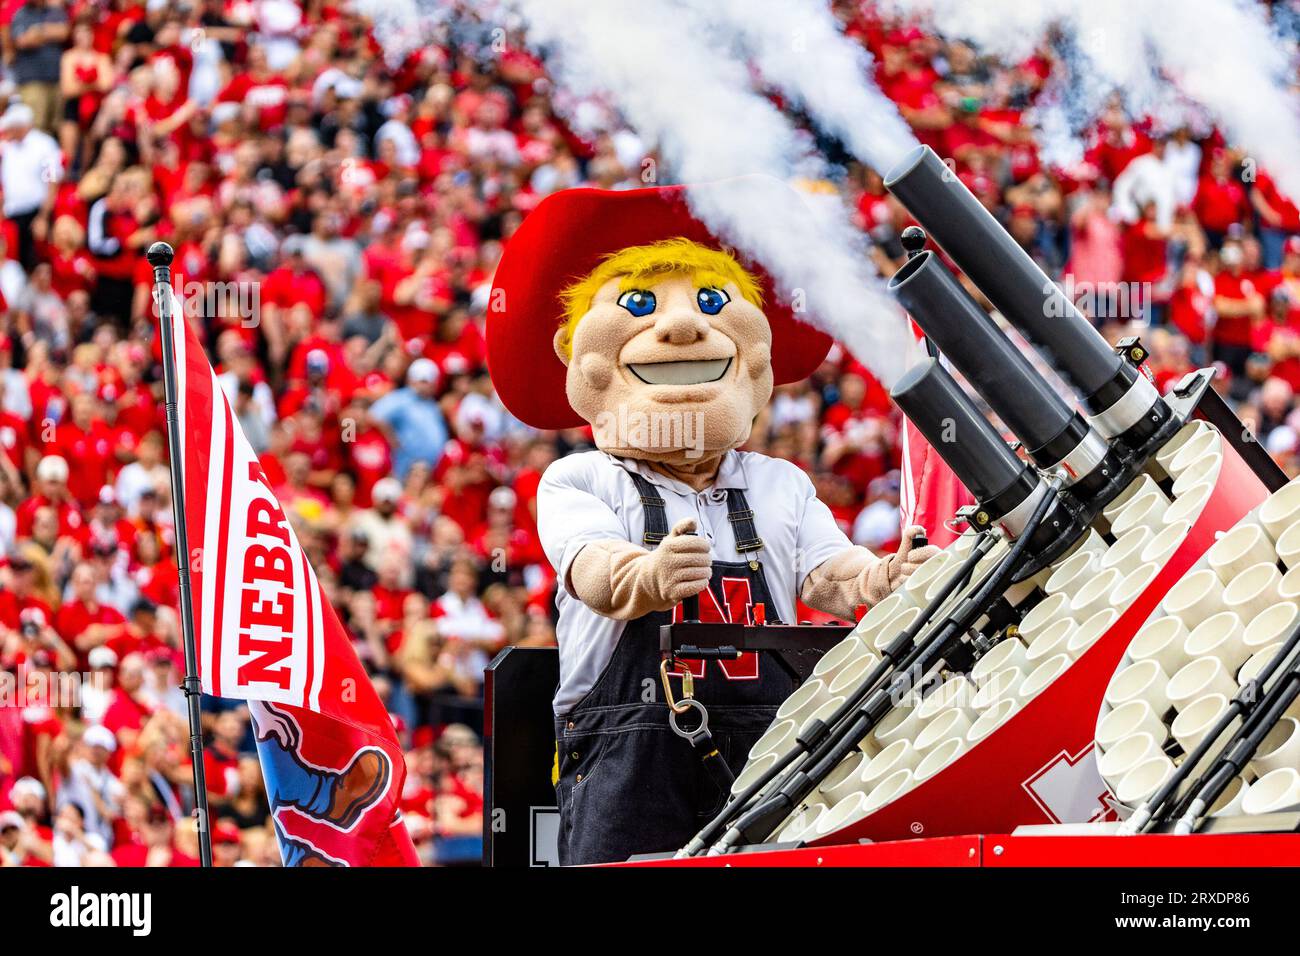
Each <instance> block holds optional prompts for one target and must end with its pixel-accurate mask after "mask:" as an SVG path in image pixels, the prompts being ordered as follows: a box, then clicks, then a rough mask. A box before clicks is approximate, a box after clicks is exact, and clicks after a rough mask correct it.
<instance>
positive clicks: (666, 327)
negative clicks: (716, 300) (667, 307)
mask: <svg viewBox="0 0 1300 956" xmlns="http://www.w3.org/2000/svg"><path fill="white" fill-rule="evenodd" d="M708 334H709V323H708V322H706V321H705V319H704V316H702V315H700V314H699V313H697V312H692V311H690V310H689V309H673V310H672V311H670V312H665V313H664V314H663V315H661V316H660V317H659V319H658V320H657V321H656V322H655V338H657V339H658V340H659V341H660V342H664V343H666V344H668V345H691V344H692V343H695V342H698V341H699V340H700V339H702V338H704V337H705V336H706V335H708Z"/></svg>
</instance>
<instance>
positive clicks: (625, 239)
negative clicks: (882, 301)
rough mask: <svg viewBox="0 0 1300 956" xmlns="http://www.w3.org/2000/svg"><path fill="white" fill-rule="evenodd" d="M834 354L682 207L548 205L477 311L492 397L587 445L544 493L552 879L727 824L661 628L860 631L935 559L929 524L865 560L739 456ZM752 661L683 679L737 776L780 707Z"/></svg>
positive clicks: (799, 484)
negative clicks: (766, 414) (685, 624)
mask: <svg viewBox="0 0 1300 956" xmlns="http://www.w3.org/2000/svg"><path fill="white" fill-rule="evenodd" d="M703 188H708V187H703ZM830 344H831V343H830V340H829V339H828V338H827V337H826V336H824V335H823V334H822V333H820V332H818V331H816V330H815V329H813V328H811V327H809V326H807V325H804V324H802V323H800V322H798V321H797V320H796V319H795V317H794V315H793V314H792V313H791V310H790V309H789V308H788V307H787V306H786V305H784V304H782V303H781V302H780V301H778V300H777V299H776V297H775V295H774V290H773V285H772V280H771V278H770V276H768V275H767V274H766V273H765V272H764V271H762V270H761V269H759V268H756V267H754V266H752V265H750V266H747V265H745V264H743V263H742V262H741V261H740V260H738V259H737V258H736V256H735V255H733V254H732V253H731V252H729V251H728V250H727V249H726V248H725V247H724V246H723V244H722V243H721V242H719V241H718V239H717V238H715V237H714V236H713V235H712V234H711V233H710V232H709V231H708V230H707V229H706V228H705V227H704V226H703V225H702V224H701V223H700V222H699V221H698V220H696V219H695V218H694V217H693V216H692V215H691V213H690V211H689V209H688V207H687V205H686V202H685V196H684V194H683V191H682V188H681V187H667V188H654V189H637V190H628V191H623V192H615V191H603V190H595V189H573V190H566V191H563V192H559V193H556V194H554V195H552V196H550V197H548V198H547V199H545V200H544V201H543V202H541V203H540V204H539V205H538V206H537V208H536V209H535V210H534V211H533V212H532V213H531V214H530V215H529V216H528V218H527V219H526V220H525V221H524V222H523V224H522V225H521V226H520V228H519V230H518V231H517V232H516V234H515V235H514V236H513V237H512V238H511V240H510V242H509V245H508V246H507V249H506V252H505V255H504V257H503V258H502V261H501V264H500V266H499V267H498V270H497V273H496V278H495V283H494V289H493V293H492V300H491V303H490V305H489V310H488V323H487V345H488V365H489V368H490V370H491V374H492V380H493V383H494V386H495V388H496V389H497V392H498V394H499V395H500V397H501V400H502V402H504V404H505V405H506V407H507V408H508V409H509V410H510V411H511V412H512V413H513V414H514V415H515V416H516V417H518V418H519V419H521V420H522V421H524V422H526V423H527V424H530V425H533V426H535V427H537V428H542V429H565V428H573V427H580V426H582V425H584V424H586V425H590V426H591V429H592V434H593V436H594V440H595V444H596V446H597V449H598V450H596V451H588V452H584V453H581V454H574V455H569V456H567V457H564V458H561V459H560V460H558V461H556V462H555V463H554V464H552V465H551V466H550V467H549V468H548V469H547V471H546V473H545V475H544V476H543V478H542V481H541V485H540V487H539V490H538V495H537V511H538V528H539V532H540V536H541V541H542V546H543V548H544V549H545V551H546V555H547V557H548V558H549V560H550V562H551V564H552V565H554V567H555V570H556V572H557V574H558V577H559V588H558V598H557V605H558V608H559V624H558V626H557V635H558V639H559V645H560V686H559V689H558V691H557V693H556V696H555V701H554V707H555V727H556V739H557V742H558V748H557V753H558V765H557V779H556V793H557V797H558V802H559V807H560V814H561V823H560V859H561V862H562V863H564V864H566V865H567V864H577V863H599V862H607V861H615V860H624V859H626V858H627V857H628V856H629V855H631V854H634V853H649V852H666V851H672V850H676V849H678V848H680V847H681V846H683V845H684V844H685V843H686V842H687V841H688V840H689V839H690V838H691V837H692V836H694V834H695V833H696V831H697V830H698V829H699V828H700V826H701V825H703V823H705V822H706V821H707V820H708V819H709V818H710V817H711V816H713V815H714V814H716V813H717V811H719V810H720V809H721V808H722V804H723V801H724V800H725V799H726V797H727V793H726V792H725V789H724V788H723V787H721V786H720V785H719V783H718V782H717V776H718V775H717V774H711V773H710V772H709V768H708V767H707V766H706V763H707V760H705V761H702V760H701V754H697V753H696V752H695V751H694V750H693V749H692V747H691V745H690V744H689V743H688V742H687V741H686V740H684V739H682V738H681V737H678V736H677V735H676V734H674V733H673V732H672V730H671V729H670V726H669V720H668V718H669V710H668V706H667V703H666V701H665V700H664V695H663V691H662V688H661V686H660V663H661V659H662V655H661V653H660V651H659V628H660V626H661V625H663V624H665V623H668V622H670V621H672V620H681V619H683V610H682V602H684V601H687V600H691V603H692V607H694V603H695V601H698V604H699V612H698V613H699V618H700V619H701V620H704V621H746V622H752V621H753V620H754V619H755V618H756V617H757V618H758V619H760V620H765V621H766V622H768V623H779V622H787V623H788V622H793V621H794V620H795V608H796V601H797V600H798V599H802V600H803V601H804V602H805V603H807V604H808V605H810V606H811V607H815V608H817V609H819V610H822V611H826V612H828V613H830V614H833V615H836V616H837V617H840V618H843V619H845V620H852V619H853V616H854V612H855V609H856V608H857V607H858V606H860V605H862V604H868V605H870V604H875V603H877V602H879V601H880V600H881V599H883V598H884V597H885V596H887V595H888V594H889V593H890V592H891V591H893V590H894V589H895V588H897V587H898V586H899V585H900V584H901V583H902V582H903V581H904V580H905V579H906V578H907V576H908V575H909V574H911V573H912V571H913V570H915V568H916V567H917V566H918V565H919V564H920V563H921V562H922V561H924V560H926V559H927V558H928V557H930V556H931V554H933V553H935V551H936V549H934V548H932V547H913V546H912V540H913V538H914V537H915V536H916V535H917V534H918V533H919V531H920V529H919V528H909V529H905V533H904V534H903V540H902V544H901V545H900V547H899V549H898V551H897V553H895V554H891V555H889V556H887V557H877V556H876V555H874V554H872V553H871V552H870V551H868V550H867V549H865V548H860V547H855V546H854V545H853V544H851V543H850V542H849V540H848V539H847V538H846V537H845V535H844V534H843V532H841V531H840V529H839V527H838V526H837V525H836V524H835V521H834V519H833V518H832V516H831V513H830V511H829V509H828V508H827V507H826V506H825V505H824V504H823V503H822V502H821V501H819V500H818V498H817V496H816V494H815V492H814V490H813V484H812V482H811V481H810V480H809V478H808V476H807V475H806V474H805V473H804V472H803V471H802V470H800V469H799V468H798V467H797V466H796V465H794V464H792V463H790V462H788V461H783V460H779V459H775V458H769V457H767V456H765V455H760V454H756V453H753V452H745V451H739V450H738V449H739V448H740V447H741V446H742V445H744V444H745V442H746V441H747V440H748V438H749V432H750V427H751V425H752V424H753V422H754V419H755V417H756V416H757V415H758V414H759V412H760V411H762V409H763V407H764V406H765V405H766V404H767V402H768V399H769V398H770V397H771V395H772V388H773V385H774V384H777V385H779V384H784V383H786V382H793V381H797V380H799V379H801V378H805V377H807V376H808V375H809V374H811V373H812V372H813V371H814V370H815V369H816V368H817V367H818V365H820V364H821V362H822V361H823V360H824V359H825V357H826V354H827V352H828V350H829V348H830ZM761 657H762V655H755V654H745V655H742V656H741V658H740V659H738V660H732V661H709V662H707V667H706V666H705V663H706V662H696V663H695V669H694V672H693V678H694V679H693V685H694V695H695V697H696V699H698V700H699V701H700V702H701V703H703V704H704V705H705V706H706V707H707V708H708V714H709V725H710V729H711V730H712V734H713V744H714V746H715V747H716V752H717V754H718V755H720V756H721V758H722V759H724V760H725V761H726V762H727V764H728V765H729V766H730V767H731V768H732V771H733V772H736V771H738V770H739V768H740V767H741V766H742V765H743V764H744V762H745V758H746V754H747V753H748V751H749V749H750V747H751V746H752V745H753V744H754V742H755V741H756V740H757V739H758V737H759V736H760V735H761V734H762V733H763V731H764V730H765V729H766V728H767V727H768V725H769V724H770V723H771V722H772V719H773V716H774V714H775V711H776V708H777V706H778V705H779V704H780V703H781V701H782V700H784V699H785V698H786V697H787V696H788V695H789V694H790V692H791V691H792V690H793V685H792V683H791V680H790V678H789V676H788V675H787V674H786V673H785V672H784V671H782V670H781V669H780V668H779V667H778V666H777V664H776V662H775V661H773V660H762V659H761ZM684 722H687V723H689V722H690V718H689V717H688V718H686V719H685V721H684ZM710 749H712V748H710ZM715 759H716V757H715Z"/></svg>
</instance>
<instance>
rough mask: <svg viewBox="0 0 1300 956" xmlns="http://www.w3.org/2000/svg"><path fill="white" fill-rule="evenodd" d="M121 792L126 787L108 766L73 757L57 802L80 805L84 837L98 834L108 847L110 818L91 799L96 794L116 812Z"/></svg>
mask: <svg viewBox="0 0 1300 956" xmlns="http://www.w3.org/2000/svg"><path fill="white" fill-rule="evenodd" d="M125 795H126V787H125V786H124V785H123V784H122V781H121V780H118V779H117V777H115V776H113V771H112V770H110V769H109V768H108V767H96V766H95V765H94V764H92V763H91V762H90V761H89V760H84V759H83V760H74V761H72V765H71V766H70V767H69V768H68V777H67V779H66V780H64V781H63V787H62V788H61V789H60V790H59V804H60V806H62V805H63V804H65V803H75V804H77V806H79V807H81V813H82V819H83V821H84V824H83V825H84V827H85V831H86V836H88V837H89V836H92V835H94V836H98V837H99V838H100V839H101V840H103V841H104V845H105V846H111V845H112V843H113V821H112V820H111V819H107V818H105V817H104V816H103V815H102V814H101V813H100V812H99V804H98V803H96V802H95V799H94V798H95V797H96V796H97V797H99V800H100V802H102V803H103V804H104V805H105V806H106V807H108V808H109V810H110V812H113V813H116V812H118V811H119V810H120V809H121V801H122V797H124V796H125ZM55 865H56V866H57V865H58V864H57V863H56V864H55Z"/></svg>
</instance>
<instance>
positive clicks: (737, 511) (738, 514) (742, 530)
mask: <svg viewBox="0 0 1300 956" xmlns="http://www.w3.org/2000/svg"><path fill="white" fill-rule="evenodd" d="M727 520H728V521H730V522H731V532H732V534H734V535H735V537H736V550H737V551H739V552H740V553H741V554H745V553H747V552H749V551H762V550H763V539H762V538H760V537H759V536H758V529H757V528H756V527H754V511H753V509H752V508H750V507H749V502H748V501H747V500H746V499H745V492H744V491H742V490H741V489H740V488H728V489H727Z"/></svg>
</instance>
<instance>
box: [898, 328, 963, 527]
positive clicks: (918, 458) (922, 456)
mask: <svg viewBox="0 0 1300 956" xmlns="http://www.w3.org/2000/svg"><path fill="white" fill-rule="evenodd" d="M913 329H914V331H915V327H913ZM902 451H903V456H902V457H903V468H902V472H903V474H902V480H901V482H900V485H901V487H900V488H899V500H898V510H899V517H900V519H901V521H902V527H904V528H906V527H908V526H909V525H920V526H921V527H922V528H924V529H925V534H926V537H927V538H929V540H930V543H931V544H933V545H935V546H936V547H940V548H946V547H947V546H948V545H950V544H952V542H953V541H955V540H956V539H957V535H958V532H956V531H953V530H952V528H950V527H949V526H948V524H947V522H948V520H949V519H950V518H952V516H953V515H955V514H956V513H957V509H958V508H960V507H962V506H964V505H968V504H972V503H973V502H974V501H975V499H974V497H972V496H971V493H970V492H969V491H967V490H966V487H965V486H964V485H963V484H962V483H961V481H960V480H958V478H957V476H956V474H954V473H953V470H952V469H951V468H949V467H948V463H947V462H946V461H944V460H943V458H941V457H940V456H939V453H938V452H937V451H935V450H934V448H933V447H932V446H931V445H930V443H929V442H928V441H926V440H925V436H923V435H922V434H921V433H920V431H918V430H917V428H916V426H915V425H913V424H912V422H911V420H910V419H908V418H907V417H906V416H904V417H903V449H902Z"/></svg>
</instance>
